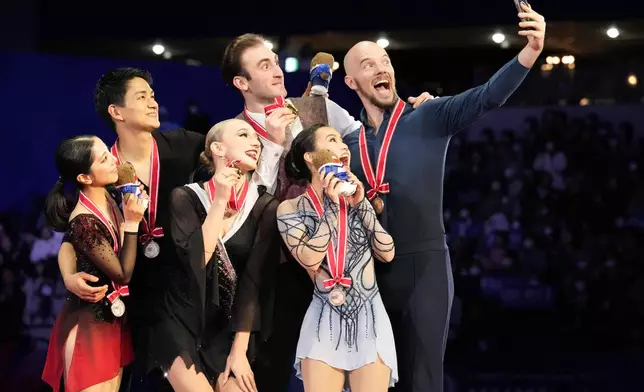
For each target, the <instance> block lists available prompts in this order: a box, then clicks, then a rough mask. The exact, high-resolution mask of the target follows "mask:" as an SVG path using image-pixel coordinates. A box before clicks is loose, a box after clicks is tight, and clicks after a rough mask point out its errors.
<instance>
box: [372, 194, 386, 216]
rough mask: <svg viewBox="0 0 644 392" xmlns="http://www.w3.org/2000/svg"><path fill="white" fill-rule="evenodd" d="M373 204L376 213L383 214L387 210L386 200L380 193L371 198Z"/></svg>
mask: <svg viewBox="0 0 644 392" xmlns="http://www.w3.org/2000/svg"><path fill="white" fill-rule="evenodd" d="M371 205H372V206H373V209H374V211H376V215H380V214H382V211H384V210H385V202H384V201H382V199H381V198H380V197H379V196H378V195H376V197H374V198H373V199H371Z"/></svg>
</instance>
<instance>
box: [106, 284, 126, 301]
mask: <svg viewBox="0 0 644 392" xmlns="http://www.w3.org/2000/svg"><path fill="white" fill-rule="evenodd" d="M112 287H114V291H112V292H111V293H110V294H109V295H108V296H107V300H108V301H110V303H111V304H112V303H114V301H116V300H117V299H118V297H127V296H128V295H130V288H129V287H128V286H121V285H118V284H116V283H114V282H112Z"/></svg>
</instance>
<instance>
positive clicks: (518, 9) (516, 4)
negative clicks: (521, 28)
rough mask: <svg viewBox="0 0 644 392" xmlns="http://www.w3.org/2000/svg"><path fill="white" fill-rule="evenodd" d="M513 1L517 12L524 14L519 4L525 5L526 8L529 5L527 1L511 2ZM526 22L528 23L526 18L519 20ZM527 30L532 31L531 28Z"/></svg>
mask: <svg viewBox="0 0 644 392" xmlns="http://www.w3.org/2000/svg"><path fill="white" fill-rule="evenodd" d="M513 1H514V6H515V7H516V8H517V11H518V12H524V11H523V10H522V9H521V3H525V4H526V5H528V6H529V5H530V3H528V1H527V0H513ZM526 21H528V19H526V18H521V22H526ZM527 30H533V29H532V28H528V29H527Z"/></svg>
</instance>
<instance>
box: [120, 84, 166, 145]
mask: <svg viewBox="0 0 644 392" xmlns="http://www.w3.org/2000/svg"><path fill="white" fill-rule="evenodd" d="M108 110H109V113H110V114H111V116H112V118H113V119H114V121H115V122H116V123H117V124H118V123H122V124H124V125H126V126H127V127H128V128H136V129H142V130H146V131H148V132H152V131H154V130H155V129H157V128H159V127H160V126H161V123H160V122H159V104H158V103H157V101H156V99H155V98H154V91H152V88H151V87H150V85H149V84H148V82H146V81H145V79H143V78H140V77H135V78H133V79H131V80H130V81H128V83H127V89H126V92H125V96H124V98H123V106H119V105H116V104H112V105H110V107H109V108H108Z"/></svg>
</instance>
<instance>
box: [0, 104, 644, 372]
mask: <svg viewBox="0 0 644 392" xmlns="http://www.w3.org/2000/svg"><path fill="white" fill-rule="evenodd" d="M193 121H194V119H193ZM201 122H203V121H201ZM185 125H186V126H187V127H188V128H191V124H190V123H188V124H185ZM199 130H200V129H199ZM517 131H519V130H512V129H503V128H502V126H501V125H500V126H499V129H494V130H492V129H490V130H486V131H485V132H484V136H485V138H484V140H480V141H473V140H470V139H468V134H467V132H463V133H461V134H459V135H457V136H455V137H454V138H453V139H452V142H451V145H450V149H449V153H448V158H447V159H448V164H447V170H446V176H445V194H444V221H445V228H446V232H447V235H448V242H449V246H450V251H451V257H452V263H453V270H454V276H455V285H456V299H455V302H454V309H453V312H452V328H451V333H450V343H449V346H448V353H447V358H446V361H447V362H448V369H449V368H450V365H449V364H450V363H455V364H457V365H458V366H460V367H463V366H466V364H467V362H468V360H474V359H475V358H481V356H484V357H486V358H501V357H506V358H510V359H511V360H512V361H511V362H514V361H516V360H517V359H518V358H524V357H526V353H529V355H527V357H532V358H535V360H536V361H539V359H543V358H544V356H546V355H552V354H553V353H578V354H579V355H582V356H583V355H585V353H601V352H623V353H627V352H642V349H643V348H644V347H643V345H644V330H643V329H642V325H644V273H643V272H644V271H643V270H644V267H643V266H642V263H641V261H640V255H642V254H643V250H644V249H642V248H643V247H644V241H642V240H641V238H642V232H643V230H644V182H643V181H641V180H642V176H643V175H644V160H643V159H642V154H641V152H642V149H644V143H643V141H642V140H639V139H637V138H636V136H635V133H634V130H633V128H632V126H631V125H630V124H628V123H621V124H612V123H606V122H604V121H602V119H600V118H597V117H594V116H591V117H588V118H567V117H566V115H565V114H564V113H563V112H559V111H550V112H546V113H545V114H544V116H543V118H540V119H537V118H528V119H526V122H525V129H524V130H521V131H522V132H517ZM519 135H521V137H519ZM42 200H43V199H42V198H37V199H35V200H34V202H33V208H32V211H30V213H29V214H26V215H25V214H13V213H6V214H3V215H2V216H1V217H0V272H1V277H2V280H1V282H0V314H1V315H2V320H1V321H2V322H1V323H0V346H1V349H0V371H1V372H7V373H6V374H0V379H4V377H8V374H9V373H8V372H9V371H10V370H9V369H11V368H12V366H10V365H13V367H16V366H23V365H24V364H21V361H25V358H27V357H28V353H29V352H34V351H41V352H42V355H43V356H44V349H45V348H46V344H47V339H48V336H49V330H50V328H51V325H52V324H53V321H54V318H55V316H56V313H57V311H58V310H59V309H60V307H61V305H62V303H63V302H64V296H65V288H64V285H63V284H62V281H61V279H60V274H59V272H58V265H57V262H56V255H57V251H58V247H59V246H60V243H61V238H62V236H61V235H60V234H59V233H54V232H52V231H51V230H50V229H49V228H47V227H46V226H45V223H44V220H43V216H42ZM486 363H487V364H488V365H489V366H491V367H493V366H494V365H493V363H494V362H493V361H491V362H490V361H486ZM477 366H478V367H480V366H481V364H480V363H479V364H478V365H477ZM37 370H38V371H39V369H37ZM38 371H36V372H35V374H38Z"/></svg>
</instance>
